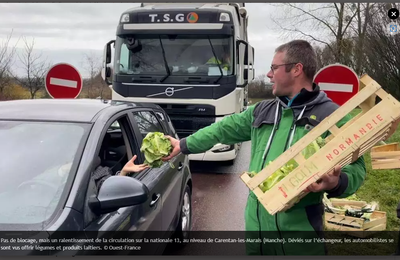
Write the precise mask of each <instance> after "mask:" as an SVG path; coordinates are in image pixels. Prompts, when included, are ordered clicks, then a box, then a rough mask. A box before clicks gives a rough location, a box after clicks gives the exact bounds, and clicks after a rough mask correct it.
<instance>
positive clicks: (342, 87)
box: [318, 82, 353, 93]
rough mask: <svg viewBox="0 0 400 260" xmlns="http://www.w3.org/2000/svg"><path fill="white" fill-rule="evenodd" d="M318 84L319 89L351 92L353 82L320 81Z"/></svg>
mask: <svg viewBox="0 0 400 260" xmlns="http://www.w3.org/2000/svg"><path fill="white" fill-rule="evenodd" d="M318 86H319V88H320V89H321V90H326V91H335V92H349V93H351V92H353V84H338V83H326V82H320V83H318Z"/></svg>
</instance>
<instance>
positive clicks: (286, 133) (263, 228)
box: [163, 40, 366, 255]
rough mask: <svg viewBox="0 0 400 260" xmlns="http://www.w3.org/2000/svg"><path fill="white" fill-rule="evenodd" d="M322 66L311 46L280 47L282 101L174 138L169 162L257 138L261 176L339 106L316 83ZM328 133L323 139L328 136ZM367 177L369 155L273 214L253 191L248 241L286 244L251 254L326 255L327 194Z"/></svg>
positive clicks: (274, 74)
mask: <svg viewBox="0 0 400 260" xmlns="http://www.w3.org/2000/svg"><path fill="white" fill-rule="evenodd" d="M316 67H317V62H316V54H315V52H314V50H313V48H312V47H311V45H310V44H309V43H308V42H306V41H303V40H295V41H291V42H289V43H286V44H284V45H282V46H280V47H278V48H277V49H276V52H275V56H274V58H273V61H272V65H271V70H270V71H269V72H268V74H267V76H268V77H269V78H270V79H271V82H272V83H273V84H274V85H273V94H274V95H275V96H276V99H274V100H264V101H262V102H259V103H257V104H255V105H253V106H250V107H248V109H247V110H245V111H243V112H242V113H240V114H234V115H231V116H228V117H225V118H224V119H223V120H221V121H219V122H217V123H214V124H212V125H210V126H208V127H205V128H203V129H200V130H198V131H197V132H196V133H194V134H193V135H191V136H189V137H187V138H184V139H181V140H180V141H179V140H176V139H174V138H171V137H169V138H170V140H171V143H172V146H173V151H172V153H171V154H170V155H169V156H168V157H165V158H164V159H163V160H169V159H170V158H172V157H174V156H175V155H177V154H178V153H180V152H182V153H184V154H190V153H201V152H204V151H207V150H209V149H210V148H212V147H213V146H214V145H215V144H217V143H223V144H228V145H229V144H234V143H240V142H245V141H249V140H251V161H250V167H249V171H255V172H260V171H261V170H262V169H263V168H264V167H265V166H266V164H267V163H268V162H269V161H273V160H275V159H276V158H277V157H278V156H280V155H281V154H282V153H283V152H284V151H285V150H286V149H288V148H289V147H290V146H292V145H293V144H294V143H296V142H297V141H298V140H299V139H300V138H302V137H303V136H304V135H306V134H307V133H308V132H309V131H310V129H312V128H313V127H315V126H316V125H317V124H318V123H319V122H321V121H322V120H323V119H324V118H326V117H327V116H329V115H330V114H331V113H332V112H334V111H335V110H336V109H337V108H338V105H337V104H335V103H334V102H332V100H331V99H329V98H328V97H327V96H326V94H325V93H324V92H322V91H320V89H319V87H318V86H317V85H316V84H315V83H313V78H314V75H315V73H316ZM338 76H339V77H340V75H338ZM349 119H350V118H349V116H346V117H345V118H343V119H342V120H341V121H339V122H338V123H337V126H338V127H341V126H342V125H344V124H345V123H346V122H347V121H348V120H349ZM328 134H329V132H327V133H325V134H324V135H323V136H322V137H323V138H326V137H327V135H328ZM365 175H366V169H365V163H364V159H363V157H360V158H358V159H357V160H356V161H354V162H353V163H351V164H349V165H347V166H345V167H343V168H341V167H340V166H336V167H335V168H334V169H333V170H332V171H331V172H329V173H328V174H326V175H324V176H323V177H322V178H321V181H320V182H316V183H313V184H312V185H310V186H309V187H308V188H307V189H308V191H310V192H309V193H308V194H307V195H306V196H305V197H304V198H303V199H301V200H300V201H299V202H298V203H297V204H295V205H294V206H293V207H292V208H290V209H288V210H286V211H285V212H280V213H277V214H275V215H271V214H269V213H268V211H267V210H266V209H265V208H264V207H263V206H262V204H260V203H259V201H258V200H257V197H256V196H255V195H254V193H253V192H250V194H249V197H248V200H247V205H246V209H245V229H246V237H248V238H255V239H257V238H261V240H263V238H270V239H276V238H280V239H283V238H285V239H286V243H263V242H261V243H246V253H247V254H249V255H323V254H326V253H327V252H326V247H325V244H324V243H320V242H319V241H323V240H319V241H317V240H314V238H323V237H324V235H323V214H324V206H323V203H322V198H323V194H324V193H325V192H326V193H327V196H328V198H331V197H339V198H343V197H347V196H350V195H352V194H353V193H355V192H356V191H357V190H358V188H359V187H360V186H361V185H362V183H363V181H364V179H365ZM289 238H297V239H298V240H297V243H293V242H292V243H289ZM280 241H282V240H280ZM300 241H303V242H300Z"/></svg>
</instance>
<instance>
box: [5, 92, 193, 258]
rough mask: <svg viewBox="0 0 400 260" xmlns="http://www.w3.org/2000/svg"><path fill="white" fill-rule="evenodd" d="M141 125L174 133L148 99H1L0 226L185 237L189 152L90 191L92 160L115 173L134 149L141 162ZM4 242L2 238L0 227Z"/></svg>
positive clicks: (156, 248) (189, 188)
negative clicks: (124, 100) (144, 233)
mask: <svg viewBox="0 0 400 260" xmlns="http://www.w3.org/2000/svg"><path fill="white" fill-rule="evenodd" d="M149 132H163V133H164V134H166V135H170V136H174V137H177V135H176V132H175V130H174V127H173V126H172V124H171V121H170V119H169V117H168V115H167V114H166V113H165V112H164V111H163V110H162V109H161V108H160V107H159V106H157V105H154V104H146V103H131V102H120V101H104V100H87V99H70V100H62V99H36V100H15V101H3V102H0V158H1V161H0V174H1V177H2V178H1V179H2V180H1V182H0V205H1V208H0V230H1V231H3V230H8V231H32V232H34V231H44V232H41V233H40V236H41V237H43V236H46V235H43V233H45V234H48V235H49V237H50V235H51V234H53V233H52V232H53V231H55V232H54V233H58V234H60V232H61V233H62V232H64V231H76V232H77V233H79V234H81V235H82V234H83V236H84V237H87V238H88V237H92V236H93V234H96V236H97V237H100V236H101V234H100V233H99V232H102V231H129V233H130V234H133V233H135V232H136V233H138V234H142V233H141V232H142V231H146V232H147V231H157V232H159V233H160V234H161V233H163V234H164V233H168V234H172V235H173V237H174V239H176V238H178V239H180V240H183V239H184V238H187V235H188V231H190V228H191V192H192V177H191V172H190V169H189V160H188V157H187V156H185V155H183V154H180V155H179V156H176V157H174V158H173V159H171V160H170V161H169V162H164V163H163V165H162V166H161V167H160V168H148V169H145V170H144V171H142V172H139V173H135V174H133V175H130V176H111V177H109V178H108V179H106V180H105V181H104V183H103V184H102V186H101V188H100V189H99V190H97V189H96V185H95V182H94V180H93V176H92V174H93V172H94V171H95V169H96V168H97V167H98V166H107V167H110V169H111V170H112V172H113V173H114V174H115V173H116V172H118V171H120V170H121V169H122V167H123V166H124V165H125V163H126V162H128V160H129V159H131V158H132V157H133V156H134V155H137V159H136V161H135V164H142V163H144V160H145V158H144V154H143V153H142V152H140V147H141V144H142V140H143V138H144V137H145V136H146V135H147V133H149ZM105 233H107V232H105ZM156 234H158V233H156ZM59 236H60V235H59ZM2 239H3V240H2V242H7V240H6V239H7V234H5V233H4V232H3V235H2ZM23 241H24V240H23ZM41 241H42V242H43V241H45V240H41ZM53 241H54V243H53V245H55V244H57V243H56V242H55V240H53ZM53 241H52V240H48V243H47V244H46V245H52V242H53ZM36 242H38V241H36ZM0 244H1V245H2V246H3V245H7V243H0ZM39 244H40V243H39ZM39 244H36V245H39ZM163 245H165V244H163V243H158V244H157V243H155V244H153V245H152V249H151V250H152V253H154V254H159V253H162V251H163V250H164V246H163ZM58 249H59V248H58ZM56 251H58V250H48V251H46V252H48V254H56V253H57V252H56ZM78 251H79V250H78ZM85 251H86V253H87V250H81V252H79V254H81V253H85ZM122 251H123V250H122ZM125 251H126V252H125ZM125 251H124V252H125V253H127V254H129V250H125ZM4 252H6V251H4V250H3V251H2V253H4ZM24 252H27V251H26V250H25V251H24ZM120 253H121V252H120ZM136 253H137V252H136ZM42 254H43V252H42Z"/></svg>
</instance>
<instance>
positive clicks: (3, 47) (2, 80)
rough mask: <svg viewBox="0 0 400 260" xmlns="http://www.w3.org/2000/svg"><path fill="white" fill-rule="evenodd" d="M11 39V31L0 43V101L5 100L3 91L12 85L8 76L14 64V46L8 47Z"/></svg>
mask: <svg viewBox="0 0 400 260" xmlns="http://www.w3.org/2000/svg"><path fill="white" fill-rule="evenodd" d="M11 38H12V31H11V33H10V34H9V35H8V36H7V38H6V39H5V40H4V41H2V42H1V43H0V100H4V99H7V97H5V96H4V89H5V88H6V87H9V86H10V85H11V83H12V77H11V76H10V71H11V67H12V66H13V63H14V56H15V51H16V46H9V45H10V41H11Z"/></svg>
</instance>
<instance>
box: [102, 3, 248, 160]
mask: <svg viewBox="0 0 400 260" xmlns="http://www.w3.org/2000/svg"><path fill="white" fill-rule="evenodd" d="M247 22H248V16H247V12H246V9H245V7H244V4H239V3H187V4H185V3H176V4H172V3H156V4H155V3H143V4H141V6H140V7H135V8H132V9H129V10H127V11H125V12H124V13H123V14H122V15H121V17H120V20H119V24H118V27H117V31H116V39H115V40H112V41H110V42H109V43H108V44H106V46H105V49H104V63H103V73H102V74H103V78H104V79H105V81H106V82H107V83H108V84H109V85H111V88H112V99H114V100H130V101H136V102H151V103H155V104H157V105H159V106H161V107H162V108H163V109H164V110H165V111H166V112H167V113H168V115H169V116H170V118H171V120H172V123H173V125H174V127H175V128H176V130H177V133H178V137H179V138H184V137H187V136H189V135H190V134H193V133H195V132H196V131H197V130H199V129H201V128H203V127H206V126H209V125H211V124H212V123H214V122H217V121H219V120H221V119H222V118H223V117H225V116H229V115H232V114H235V113H240V112H242V111H244V110H245V109H246V107H247V88H248V82H249V80H252V79H254V68H253V64H254V48H253V47H251V45H250V44H249V42H248V38H247ZM112 46H113V48H114V49H113V54H114V55H113V56H114V57H113V59H112ZM112 60H113V64H111V62H112ZM238 149H239V145H225V144H217V145H215V146H214V147H213V148H211V149H210V150H209V151H207V152H205V153H202V154H192V155H190V156H189V159H191V160H199V161H231V162H233V160H234V159H235V158H236V155H237V152H238Z"/></svg>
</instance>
